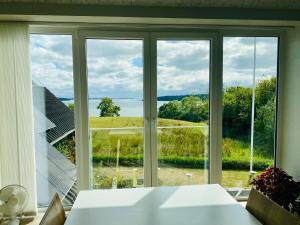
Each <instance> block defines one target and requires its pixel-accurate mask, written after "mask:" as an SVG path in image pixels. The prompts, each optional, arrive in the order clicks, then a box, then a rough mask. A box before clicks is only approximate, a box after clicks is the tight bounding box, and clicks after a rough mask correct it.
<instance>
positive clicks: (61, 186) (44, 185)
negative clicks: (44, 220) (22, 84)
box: [30, 34, 76, 207]
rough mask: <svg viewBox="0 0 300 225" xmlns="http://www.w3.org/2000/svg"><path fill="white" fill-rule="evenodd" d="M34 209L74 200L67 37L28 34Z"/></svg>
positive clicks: (70, 65)
mask: <svg viewBox="0 0 300 225" xmlns="http://www.w3.org/2000/svg"><path fill="white" fill-rule="evenodd" d="M30 47H31V49H30V50H31V68H32V87H33V89H32V90H33V112H34V135H35V153H36V154H35V155H36V179H37V197H38V198H37V201H38V207H47V206H48V205H49V203H50V201H51V199H52V197H53V196H54V194H55V193H58V194H59V196H60V198H61V199H62V201H63V204H65V205H72V204H73V201H74V200H75V198H76V168H75V127H74V93H73V59H72V37H71V35H38V34H32V35H30Z"/></svg>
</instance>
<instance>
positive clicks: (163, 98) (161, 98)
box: [58, 94, 208, 101]
mask: <svg viewBox="0 0 300 225" xmlns="http://www.w3.org/2000/svg"><path fill="white" fill-rule="evenodd" d="M188 96H198V97H200V98H201V99H207V98H208V94H192V95H165V96H158V97H157V101H174V100H178V101H180V100H182V99H183V98H185V97H188ZM101 98H103V97H98V98H89V100H98V99H101ZM58 99H59V100H60V101H73V100H74V98H66V97H60V98H58ZM111 99H130V100H139V101H143V99H140V98H111Z"/></svg>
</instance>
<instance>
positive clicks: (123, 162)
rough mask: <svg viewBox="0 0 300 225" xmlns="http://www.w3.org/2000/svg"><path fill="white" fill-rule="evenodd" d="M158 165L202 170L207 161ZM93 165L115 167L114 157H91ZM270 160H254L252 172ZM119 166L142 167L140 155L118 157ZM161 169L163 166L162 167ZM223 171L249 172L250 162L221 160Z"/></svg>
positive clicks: (164, 160)
mask: <svg viewBox="0 0 300 225" xmlns="http://www.w3.org/2000/svg"><path fill="white" fill-rule="evenodd" d="M158 162H159V164H166V165H171V166H172V167H178V168H204V167H205V165H206V164H207V163H208V161H207V159H204V158H197V157H180V156H160V157H159V158H158ZM93 163H94V164H100V163H102V164H103V165H105V166H115V164H116V157H115V156H107V155H99V154H96V155H93ZM272 163H273V161H272V160H268V159H262V158H255V159H254V160H253V170H257V171H261V170H264V169H265V168H267V167H269V166H271V165H272ZM119 165H120V166H127V167H138V166H142V165H143V156H142V155H129V156H120V157H119ZM162 167H163V166H162ZM222 168H223V170H249V168H250V161H249V159H232V158H223V159H222Z"/></svg>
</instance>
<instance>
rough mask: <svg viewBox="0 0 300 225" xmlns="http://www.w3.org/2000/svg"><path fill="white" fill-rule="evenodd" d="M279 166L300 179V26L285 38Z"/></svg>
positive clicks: (289, 32) (282, 63)
mask: <svg viewBox="0 0 300 225" xmlns="http://www.w3.org/2000/svg"><path fill="white" fill-rule="evenodd" d="M282 44H283V48H282V51H283V54H282V58H281V60H282V61H281V65H282V73H281V76H282V81H283V86H282V95H281V96H282V98H281V100H282V104H281V106H282V108H281V110H282V111H281V112H282V114H281V121H280V122H281V127H280V135H281V138H280V139H281V140H280V146H279V162H280V166H281V167H282V168H283V169H284V170H286V171H287V172H288V173H289V174H291V175H292V176H294V177H295V178H296V179H297V180H298V181H300V26H297V27H296V29H295V30H290V31H288V32H287V34H286V36H285V38H284V40H283V43H282Z"/></svg>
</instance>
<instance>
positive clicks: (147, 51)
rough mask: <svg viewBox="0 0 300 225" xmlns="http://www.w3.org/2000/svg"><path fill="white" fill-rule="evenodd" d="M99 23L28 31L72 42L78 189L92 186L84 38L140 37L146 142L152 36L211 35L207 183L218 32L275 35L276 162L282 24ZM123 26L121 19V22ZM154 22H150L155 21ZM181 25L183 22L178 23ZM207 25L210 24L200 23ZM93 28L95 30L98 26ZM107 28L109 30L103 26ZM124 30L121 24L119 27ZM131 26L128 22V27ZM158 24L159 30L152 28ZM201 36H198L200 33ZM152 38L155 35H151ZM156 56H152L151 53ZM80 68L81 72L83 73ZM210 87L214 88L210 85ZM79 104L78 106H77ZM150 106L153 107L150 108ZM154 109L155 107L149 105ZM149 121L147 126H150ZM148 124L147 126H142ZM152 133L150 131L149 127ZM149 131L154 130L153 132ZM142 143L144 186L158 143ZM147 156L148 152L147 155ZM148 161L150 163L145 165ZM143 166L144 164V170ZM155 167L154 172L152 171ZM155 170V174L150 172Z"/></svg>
mask: <svg viewBox="0 0 300 225" xmlns="http://www.w3.org/2000/svg"><path fill="white" fill-rule="evenodd" d="M102 26H103V25H91V26H86V27H81V26H73V27H72V26H68V25H60V26H57V25H50V26H49V25H43V24H32V25H31V26H30V33H31V34H56V35H72V42H73V43H72V46H73V76H74V77H73V81H74V102H75V131H76V133H75V136H76V162H77V163H76V170H77V185H78V189H79V190H86V189H91V187H92V186H91V152H90V149H89V123H88V90H87V88H88V87H87V77H86V72H87V71H86V69H87V68H86V67H87V65H86V53H85V44H84V42H85V38H87V37H90V38H115V39H119V38H120V39H122V38H123V39H126V38H129V39H143V40H144V49H143V50H144V98H145V99H149V100H148V102H149V103H150V104H149V105H146V104H145V105H144V114H145V115H144V116H145V137H148V138H146V139H145V140H144V143H145V147H146V146H152V145H153V144H154V143H156V140H155V139H154V138H156V130H155V128H156V127H155V126H156V120H157V118H156V117H157V115H156V107H154V106H156V101H154V100H153V99H155V97H156V85H157V84H156V79H155V78H156V75H155V76H154V77H155V78H153V77H152V76H153V75H152V74H156V63H153V62H155V61H156V48H154V47H153V46H155V45H156V43H154V40H155V39H156V38H158V39H160V38H162V39H164V38H175V39H184V40H186V39H196V40H201V38H202V39H205V38H206V39H205V40H208V39H209V40H211V65H210V79H211V80H210V106H209V107H210V132H209V133H210V145H209V146H210V154H209V163H210V164H209V165H210V166H209V183H219V184H221V180H222V129H220V128H221V127H222V89H223V64H222V62H223V38H224V37H254V36H255V37H264V36H265V37H278V38H279V46H278V73H277V101H276V103H277V104H276V132H275V135H276V138H275V142H276V143H275V151H274V154H275V157H274V158H275V160H274V162H275V165H276V166H280V164H279V162H280V159H279V156H280V153H279V147H280V146H281V134H280V131H281V129H280V127H281V114H282V113H281V111H282V110H281V105H282V104H281V102H282V100H281V99H282V78H281V76H280V74H281V73H282V67H281V66H280V61H281V60H280V59H281V57H282V45H281V44H280V42H281V40H282V39H283V38H284V34H285V32H284V29H282V28H281V29H279V30H276V28H272V27H271V28H270V27H267V28H259V27H251V29H248V28H245V29H242V28H241V26H239V27H238V28H234V29H228V27H224V28H223V27H220V26H218V28H216V29H215V28H214V27H213V26H212V29H210V30H209V31H207V30H204V29H203V28H201V27H200V28H197V26H195V28H191V27H189V29H191V30H192V31H191V32H187V31H186V29H185V25H178V26H176V28H174V29H172V28H171V30H172V32H168V31H167V32H165V31H163V29H162V27H163V26H162V25H159V26H157V29H154V30H155V32H152V30H153V26H152V28H149V29H147V28H143V26H141V27H140V28H134V29H133V31H126V32H123V31H120V30H122V29H119V28H117V27H118V26H113V27H112V28H111V29H107V27H106V26H104V27H102ZM120 26H122V25H120ZM154 27H155V25H154ZM181 27H182V28H181ZM205 28H206V29H207V28H209V26H207V27H205ZM97 30H98V31H97ZM107 30H110V31H107ZM123 30H124V29H123ZM129 30H130V28H129ZM157 30H158V31H157ZM199 38H200V39H199ZM155 42H156V41H155ZM154 57H155V58H154ZM83 74H85V75H83ZM212 90H213V91H212ZM79 106H80V107H79ZM150 109H152V111H150ZM153 110H155V113H154V111H153ZM150 127H151V128H150ZM147 128H148V129H147ZM150 131H151V132H152V133H151V132H150ZM153 131H155V132H154V133H153ZM154 149H155V150H154V151H155V152H154V153H151V151H153V148H152V147H150V149H149V147H147V148H145V155H144V167H145V168H146V167H147V168H148V169H147V171H154V173H149V172H148V173H147V174H145V175H144V178H145V183H144V185H145V186H156V185H157V163H158V161H157V148H156V147H155V148H154ZM151 156H152V157H151ZM151 167H152V169H150V168H151ZM145 171H146V170H145ZM155 171H156V172H155ZM155 173H156V174H155Z"/></svg>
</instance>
